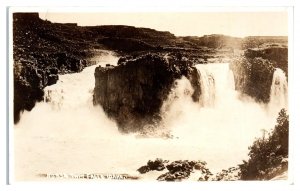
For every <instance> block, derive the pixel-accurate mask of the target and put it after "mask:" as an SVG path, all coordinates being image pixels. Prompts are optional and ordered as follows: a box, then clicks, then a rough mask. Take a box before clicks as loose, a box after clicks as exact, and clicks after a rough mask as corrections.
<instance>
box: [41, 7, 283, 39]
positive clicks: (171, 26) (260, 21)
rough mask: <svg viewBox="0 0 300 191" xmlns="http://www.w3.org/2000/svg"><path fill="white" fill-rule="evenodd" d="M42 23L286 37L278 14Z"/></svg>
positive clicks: (63, 16)
mask: <svg viewBox="0 0 300 191" xmlns="http://www.w3.org/2000/svg"><path fill="white" fill-rule="evenodd" d="M40 17H41V18H42V19H47V20H49V21H52V22H59V23H78V25H80V26H95V25H130V26H136V27H147V28H153V29H156V30H160V31H170V32H171V33H173V34H175V35H176V36H203V35H206V34H224V35H230V36H236V37H245V36H287V35H288V13H287V11H277V12H195V13H194V12H181V13H180V12H173V13H167V12H161V13H159V12H158V13H147V12H141V13H138V12H131V13H128V12H127V13H120V12H117V13H113V12H102V13H88V12H86V13H83V12H77V13H70V12H68V13H58V12H47V13H40Z"/></svg>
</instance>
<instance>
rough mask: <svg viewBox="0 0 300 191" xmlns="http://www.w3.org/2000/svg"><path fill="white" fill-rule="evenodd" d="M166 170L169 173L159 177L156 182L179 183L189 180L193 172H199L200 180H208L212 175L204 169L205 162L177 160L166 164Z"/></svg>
mask: <svg viewBox="0 0 300 191" xmlns="http://www.w3.org/2000/svg"><path fill="white" fill-rule="evenodd" d="M166 167H167V169H168V170H169V172H167V173H164V174H162V175H160V176H159V177H158V178H157V180H159V181H181V180H184V179H187V178H189V176H190V175H191V173H192V172H193V171H194V170H200V171H201V174H202V176H201V177H200V178H199V179H200V180H202V179H203V180H208V179H209V178H210V176H211V175H212V173H211V172H210V171H209V169H208V168H206V162H203V161H188V160H178V161H174V162H172V163H171V164H168V165H167V166H166Z"/></svg>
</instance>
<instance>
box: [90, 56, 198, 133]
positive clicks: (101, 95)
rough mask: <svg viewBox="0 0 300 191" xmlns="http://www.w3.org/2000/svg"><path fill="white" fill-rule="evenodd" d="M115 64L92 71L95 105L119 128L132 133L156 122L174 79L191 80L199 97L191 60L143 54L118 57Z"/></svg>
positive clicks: (158, 119)
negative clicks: (93, 73) (184, 78)
mask: <svg viewBox="0 0 300 191" xmlns="http://www.w3.org/2000/svg"><path fill="white" fill-rule="evenodd" d="M120 60H121V61H120V62H119V63H118V64H119V65H118V66H116V67H113V66H107V67H105V68H104V67H101V66H99V67H97V68H96V70H95V79H96V82H95V89H94V104H100V105H101V106H102V107H103V109H104V111H105V112H106V113H107V114H108V116H109V117H111V118H113V119H115V120H116V122H117V123H118V126H119V128H120V130H121V131H124V132H135V131H137V130H139V131H140V130H147V128H155V127H156V126H157V125H159V123H160V120H161V116H160V113H159V111H160V108H161V106H162V104H163V101H164V100H166V99H167V97H168V94H169V92H170V90H171V88H172V86H173V85H174V82H175V80H176V79H179V78H181V77H182V76H186V77H187V78H188V79H190V81H191V82H192V85H193V87H194V89H195V90H196V91H195V92H194V95H193V97H194V100H197V99H199V95H200V93H199V82H198V84H197V79H198V77H197V76H196V75H197V74H198V73H197V72H196V68H194V67H193V66H192V65H193V63H192V62H191V61H188V60H187V59H184V58H177V57H174V56H168V57H167V56H163V55H159V54H146V55H141V56H138V57H133V58H127V59H120Z"/></svg>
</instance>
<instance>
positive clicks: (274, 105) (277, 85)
mask: <svg viewBox="0 0 300 191" xmlns="http://www.w3.org/2000/svg"><path fill="white" fill-rule="evenodd" d="M283 108H285V109H288V83H287V78H286V76H285V73H284V72H283V71H282V70H281V69H280V68H276V69H275V71H274V74H273V80H272V86H271V92H270V103H269V110H270V111H271V112H276V113H278V112H279V111H280V110H281V109H283Z"/></svg>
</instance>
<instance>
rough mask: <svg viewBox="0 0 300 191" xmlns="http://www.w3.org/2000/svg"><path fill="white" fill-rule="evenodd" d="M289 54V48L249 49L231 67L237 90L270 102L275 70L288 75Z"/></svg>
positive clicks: (234, 60) (258, 99) (261, 100)
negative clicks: (280, 70)
mask: <svg viewBox="0 0 300 191" xmlns="http://www.w3.org/2000/svg"><path fill="white" fill-rule="evenodd" d="M287 53H288V49H287V47H264V48H259V49H247V50H246V51H245V52H244V54H243V55H242V56H241V57H237V58H236V59H233V61H232V63H231V65H230V67H231V69H232V70H233V73H234V78H235V86H236V89H237V90H239V91H240V92H242V93H245V94H247V95H249V96H251V97H253V98H255V99H256V100H257V101H260V102H264V103H267V102H269V100H270V90H271V85H272V79H273V73H274V70H275V68H280V69H282V70H283V71H285V73H286V75H288V54H287Z"/></svg>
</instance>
